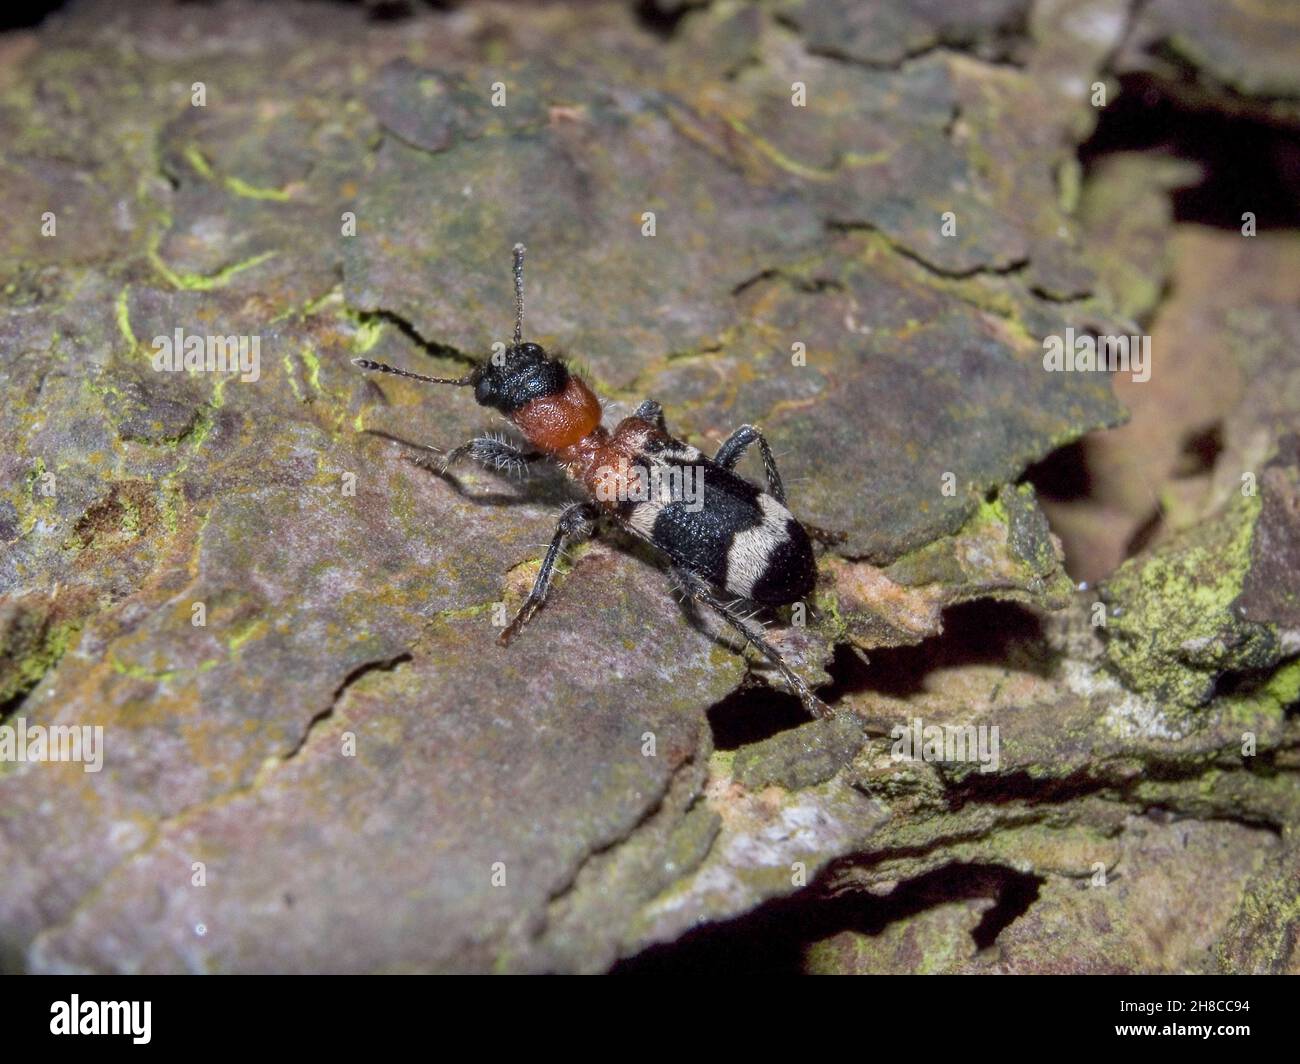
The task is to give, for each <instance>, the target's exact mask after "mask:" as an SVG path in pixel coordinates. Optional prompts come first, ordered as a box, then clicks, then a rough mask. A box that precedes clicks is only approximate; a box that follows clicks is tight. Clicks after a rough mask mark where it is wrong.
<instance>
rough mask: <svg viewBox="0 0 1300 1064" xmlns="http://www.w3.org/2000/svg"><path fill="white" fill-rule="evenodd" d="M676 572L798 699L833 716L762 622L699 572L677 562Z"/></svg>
mask: <svg viewBox="0 0 1300 1064" xmlns="http://www.w3.org/2000/svg"><path fill="white" fill-rule="evenodd" d="M673 576H674V577H675V578H676V580H677V582H678V584H679V586H680V587H681V589H682V593H683V594H684V595H685V596H686V598H687V600H688V601H690V602H694V603H703V604H704V605H706V606H708V607H709V608H710V609H711V610H713V611H714V612H715V613H717V614H719V615H720V616H721V617H722V619H723V620H725V621H726V622H727V623H728V624H729V625H731V627H732V628H734V629H735V630H736V631H737V632H739V633H740V634H741V636H743V637H744V639H745V641H746V642H747V643H749V644H752V645H753V647H754V648H755V649H756V650H757V651H758V652H759V653H760V654H762V655H763V657H764V658H766V659H767V660H768V662H770V663H771V664H772V666H773V667H775V668H776V669H777V671H778V672H780V673H781V675H782V677H784V679H785V682H786V683H787V684H788V685H789V687H790V689H791V690H792V691H793V692H794V693H795V695H796V696H798V698H799V701H800V702H802V703H803V704H804V707H805V708H806V709H807V710H808V712H809V713H811V714H812V715H813V716H814V717H818V718H820V719H823V720H824V719H826V718H828V717H830V716H833V714H834V711H833V710H832V709H831V707H830V706H828V705H827V704H826V703H825V702H823V701H822V700H821V699H820V698H818V697H817V696H816V695H815V694H813V693H812V690H811V689H810V688H809V686H808V685H807V684H806V683H804V682H803V680H802V679H801V678H800V677H799V675H798V674H797V673H796V672H795V671H794V670H793V669H792V668H790V666H789V665H787V664H786V662H785V658H783V657H782V656H781V652H780V651H779V650H777V649H776V647H774V646H773V645H772V644H771V643H769V642H768V641H767V637H766V633H765V632H764V629H763V626H762V625H761V624H757V623H756V622H755V621H753V620H751V619H750V618H749V617H746V616H745V615H744V614H743V613H741V612H740V610H738V609H737V608H736V607H735V606H734V605H732V604H731V603H729V602H727V601H725V600H724V599H722V598H720V597H719V596H718V595H717V593H716V592H715V591H714V590H713V588H712V587H710V586H709V584H708V583H707V582H706V581H705V580H703V579H702V578H701V577H699V576H696V575H695V574H694V573H693V572H691V571H690V570H689V569H683V568H681V567H680V566H674V567H673Z"/></svg>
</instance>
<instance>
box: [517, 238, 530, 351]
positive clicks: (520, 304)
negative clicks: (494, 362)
mask: <svg viewBox="0 0 1300 1064" xmlns="http://www.w3.org/2000/svg"><path fill="white" fill-rule="evenodd" d="M527 250H528V249H527V248H525V247H524V246H523V244H516V245H515V247H514V252H515V347H518V346H519V344H520V342H521V341H522V340H523V338H524V252H525V251H527Z"/></svg>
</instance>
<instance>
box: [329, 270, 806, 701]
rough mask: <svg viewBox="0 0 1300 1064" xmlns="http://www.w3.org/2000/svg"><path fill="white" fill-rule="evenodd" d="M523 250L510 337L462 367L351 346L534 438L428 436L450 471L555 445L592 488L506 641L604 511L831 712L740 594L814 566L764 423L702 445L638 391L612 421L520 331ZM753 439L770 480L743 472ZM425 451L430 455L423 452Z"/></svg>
mask: <svg viewBox="0 0 1300 1064" xmlns="http://www.w3.org/2000/svg"><path fill="white" fill-rule="evenodd" d="M524 250H525V249H524V246H523V245H522V244H516V245H515V247H514V278H515V331H514V342H513V343H512V344H511V345H510V346H509V347H507V348H506V349H505V351H504V352H501V353H498V354H497V355H495V356H494V357H493V358H492V359H491V360H489V361H488V362H486V363H483V364H480V365H478V366H476V367H475V368H474V369H473V370H472V371H471V372H470V373H469V374H467V375H466V376H464V377H460V378H458V379H451V378H443V377H426V376H425V375H424V374H422V373H412V372H410V371H409V370H404V369H398V368H397V367H395V366H390V365H388V364H386V363H383V362H372V361H371V360H370V359H366V358H355V359H353V360H352V361H353V362H354V363H355V364H356V365H357V366H360V367H361V368H362V369H364V370H370V371H375V372H379V373H393V374H396V375H398V376H401V377H409V378H411V379H412V380H417V381H424V382H426V383H428V384H451V385H454V386H456V387H460V388H473V389H474V398H475V400H476V401H477V402H478V403H479V404H480V405H482V406H487V407H491V408H492V409H494V410H497V411H499V412H500V413H502V414H504V415H505V416H506V417H507V418H508V419H509V420H510V421H511V422H513V423H514V425H515V427H516V428H517V429H518V430H519V431H520V432H521V433H522V434H523V436H524V438H525V439H526V440H527V441H528V444H529V445H530V446H531V447H532V448H533V449H532V450H525V449H523V448H522V447H520V446H518V445H517V444H515V443H513V442H511V441H509V440H506V439H503V438H501V437H499V436H478V437H476V438H475V439H472V440H470V441H469V442H468V443H465V444H462V445H461V446H460V447H457V448H455V449H454V450H451V451H447V452H445V453H444V452H442V451H440V450H439V449H438V448H435V447H428V448H426V449H428V450H431V451H435V452H437V453H438V454H440V455H442V462H441V465H440V468H437V469H436V471H437V472H439V473H445V472H446V471H447V469H448V468H449V467H450V466H451V464H452V463H453V462H456V461H457V460H459V459H461V458H471V459H474V460H475V461H478V462H482V463H484V464H487V465H490V466H492V467H493V468H494V469H497V470H505V471H509V472H523V471H524V470H525V469H526V468H527V466H528V463H530V462H532V461H535V460H537V459H543V458H547V459H550V460H552V461H554V462H556V463H558V464H559V465H560V466H561V467H562V468H563V469H564V471H565V472H566V473H567V474H568V476H569V477H570V478H571V479H572V480H574V481H576V482H577V483H578V484H579V485H581V486H582V488H583V489H584V491H585V493H586V495H587V496H588V498H587V499H586V500H584V501H582V502H575V503H572V504H570V505H568V506H566V507H565V508H564V510H563V511H562V512H561V513H560V518H559V524H558V526H557V527H556V529H555V536H554V538H553V539H552V540H551V545H550V548H549V549H548V550H547V552H546V556H545V558H544V559H543V560H542V566H541V569H540V570H539V572H538V574H537V580H536V582H535V583H534V584H533V589H532V591H530V592H529V594H528V597H527V598H526V599H525V600H524V603H523V605H522V606H521V607H520V608H519V612H518V613H517V614H516V615H515V618H514V620H512V621H511V622H510V624H509V626H508V627H507V628H505V630H504V631H502V633H501V636H500V640H499V642H500V644H501V645H502V646H505V645H507V644H508V643H509V642H510V640H511V639H512V638H513V637H514V636H515V635H516V634H518V632H519V631H520V629H522V628H523V627H524V625H526V624H527V623H528V621H529V619H530V618H531V617H532V616H533V614H534V613H535V612H536V611H537V609H538V607H540V606H541V605H542V604H543V603H544V602H545V601H546V595H547V592H548V591H549V590H550V586H551V576H552V573H553V571H554V569H555V563H556V561H557V560H558V558H559V556H560V554H561V552H562V551H563V549H564V546H565V544H566V543H568V542H573V541H576V540H579V539H582V538H586V537H588V536H590V535H592V534H593V533H594V532H595V531H596V524H597V521H598V519H599V518H600V517H601V516H605V517H607V518H609V519H612V520H613V521H614V522H616V523H617V524H618V525H619V526H620V527H622V528H624V529H625V530H627V531H628V532H629V533H631V534H632V535H634V536H636V537H637V538H639V539H641V540H644V541H645V542H647V543H649V544H650V545H651V546H653V547H654V548H656V549H657V550H658V551H660V552H661V553H662V554H665V555H667V557H668V559H669V561H670V563H671V568H672V572H673V575H674V577H675V578H676V580H677V581H678V583H679V584H680V586H681V589H682V591H683V593H684V594H685V595H686V598H687V599H688V600H689V601H690V602H692V603H703V604H704V605H706V606H708V607H710V608H711V609H713V610H716V611H717V612H718V613H719V614H720V615H721V616H722V617H723V618H724V619H725V620H726V621H727V622H728V623H729V624H730V625H731V626H732V627H733V628H735V629H736V630H737V631H738V632H739V633H740V634H741V635H742V636H744V638H745V639H746V640H747V641H748V642H749V643H752V644H753V645H754V646H755V647H756V648H757V649H758V650H759V652H760V653H761V654H762V655H763V656H764V657H765V658H767V660H768V661H769V662H771V663H772V664H773V665H774V666H776V668H777V669H779V670H780V672H781V675H782V676H784V677H785V680H786V682H787V683H788V684H789V685H790V687H791V688H792V689H793V690H794V692H795V694H797V695H798V696H799V699H800V700H801V701H802V702H803V704H804V705H805V706H806V707H807V708H808V710H809V711H810V712H812V713H813V715H815V716H817V717H826V716H829V715H830V712H831V711H830V708H829V707H828V706H827V705H826V704H825V703H824V702H822V701H821V700H820V699H819V698H817V697H816V696H815V695H814V694H813V693H812V691H811V690H809V688H808V685H807V684H805V683H804V681H803V680H802V679H800V678H799V677H798V676H797V675H796V674H795V672H794V670H792V669H791V668H790V667H789V666H788V665H787V664H786V663H785V661H784V659H783V658H782V657H781V654H780V652H779V651H778V650H777V649H776V648H775V647H774V646H772V645H771V643H769V642H768V641H767V639H766V638H764V630H763V626H762V625H761V624H759V623H757V622H755V621H754V620H753V617H752V614H750V613H748V612H746V610H745V608H744V604H745V603H750V604H753V605H755V606H758V607H776V606H784V605H788V604H790V603H793V602H797V601H799V600H800V599H803V598H805V597H806V596H807V595H809V594H810V593H811V592H812V590H813V587H814V585H815V583H816V579H817V565H816V562H815V560H814V558H813V551H812V544H811V541H810V539H809V535H808V531H807V530H806V529H805V527H804V526H803V525H801V524H800V523H799V522H798V521H797V520H796V519H795V517H794V515H793V514H791V513H790V511H789V510H788V509H786V506H785V488H784V487H783V486H782V484H781V476H780V474H779V473H778V472H777V468H776V461H775V460H774V459H773V457H772V449H771V448H770V447H769V446H768V443H767V440H766V439H765V438H764V436H763V433H762V432H761V431H759V430H758V429H757V428H755V427H754V426H753V425H741V426H740V428H738V429H736V431H735V432H733V433H732V434H731V436H730V437H728V439H727V440H726V442H724V443H723V444H722V446H721V447H719V448H718V453H717V454H715V455H714V456H713V458H711V459H710V458H706V457H705V456H704V455H703V454H702V453H701V452H700V451H699V450H698V449H697V448H695V447H692V446H690V445H689V444H686V443H683V442H682V441H680V440H678V439H675V438H674V437H673V436H671V435H669V433H668V430H667V428H666V426H665V423H664V413H663V408H662V407H661V406H660V405H659V404H658V403H657V402H655V401H654V400H653V399H647V400H645V401H644V402H643V403H641V405H640V406H638V407H637V408H636V410H635V411H634V412H633V414H632V416H631V417H628V418H624V419H623V420H622V421H620V422H619V423H618V425H617V426H616V427H615V428H614V430H613V432H610V431H609V430H608V429H606V428H605V427H604V426H603V425H602V424H601V421H602V414H603V411H602V409H601V404H600V400H599V399H597V398H596V395H595V394H594V393H593V392H592V390H591V389H590V388H589V387H588V386H587V384H586V383H585V382H584V381H583V380H582V379H581V378H580V377H578V376H577V375H576V374H574V373H572V372H570V370H569V368H568V367H567V366H566V365H565V364H564V363H563V362H561V361H560V360H559V359H556V358H552V357H551V356H550V355H548V354H547V353H546V351H545V350H543V348H542V347H541V346H540V345H539V344H535V343H525V342H524V340H523V328H524ZM755 443H757V444H758V448H759V451H760V453H761V454H762V458H763V469H764V472H765V473H766V476H767V489H768V490H767V491H761V490H760V489H759V488H757V487H756V486H755V485H753V484H751V483H750V482H749V481H748V480H745V479H744V478H743V477H741V476H739V475H738V474H737V473H735V472H734V469H735V466H736V463H737V462H738V461H739V460H740V457H741V456H742V455H743V454H744V453H745V451H746V450H747V449H748V448H749V447H750V446H751V445H752V444H755ZM417 464H419V465H422V466H424V467H425V468H434V466H433V465H432V464H431V463H429V462H427V461H423V460H422V461H418V462H417ZM692 479H693V481H694V482H695V483H696V484H697V485H698V486H699V488H700V489H701V490H700V491H699V498H698V500H694V501H687V500H685V499H682V498H674V497H673V494H674V493H673V492H665V491H664V490H663V482H664V481H667V483H668V484H670V485H671V484H674V483H678V484H685V483H688V482H690V481H691V480H692Z"/></svg>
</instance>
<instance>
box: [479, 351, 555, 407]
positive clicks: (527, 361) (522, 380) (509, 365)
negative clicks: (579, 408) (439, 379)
mask: <svg viewBox="0 0 1300 1064" xmlns="http://www.w3.org/2000/svg"><path fill="white" fill-rule="evenodd" d="M476 377H477V379H476V380H475V382H474V398H475V399H476V400H477V401H478V402H479V403H480V404H482V405H483V406H490V407H492V408H493V409H495V410H499V411H501V413H503V414H512V413H514V412H515V411H516V410H518V409H519V408H520V407H521V406H523V405H524V404H525V403H527V402H529V401H530V400H532V399H538V398H541V397H542V396H546V395H558V394H559V393H560V392H562V391H564V387H565V385H567V384H568V383H569V371H568V370H567V369H565V368H564V363H563V362H558V361H556V360H555V359H553V358H551V357H550V356H548V355H547V353H546V351H545V349H544V348H543V347H542V345H541V344H534V343H519V344H511V345H510V346H509V347H507V348H506V349H505V350H504V351H499V352H498V353H497V354H495V355H493V356H492V358H491V359H489V360H488V362H487V363H486V364H484V365H483V366H482V367H480V368H479V369H478V370H477V371H476Z"/></svg>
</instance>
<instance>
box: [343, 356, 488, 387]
mask: <svg viewBox="0 0 1300 1064" xmlns="http://www.w3.org/2000/svg"><path fill="white" fill-rule="evenodd" d="M352 364H353V365H354V366H360V367H361V368H362V369H365V370H372V371H374V372H376V373H392V374H395V375H396V376H398V377H410V378H411V380H413V381H424V383H425V384H454V385H456V386H457V387H460V388H465V387H468V386H469V385H471V384H474V383H475V380H474V374H472V373H471V374H469V375H468V376H465V377H461V378H460V379H459V380H456V379H453V378H451V377H426V376H425V375H424V374H423V373H412V372H411V371H410V370H409V369H398V368H397V367H396V366H390V365H389V364H388V363H387V362H372V361H370V359H368V358H354V359H353V360H352Z"/></svg>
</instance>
